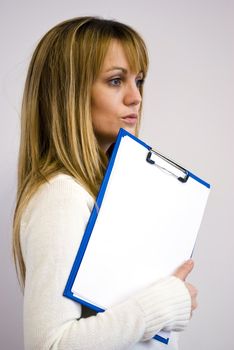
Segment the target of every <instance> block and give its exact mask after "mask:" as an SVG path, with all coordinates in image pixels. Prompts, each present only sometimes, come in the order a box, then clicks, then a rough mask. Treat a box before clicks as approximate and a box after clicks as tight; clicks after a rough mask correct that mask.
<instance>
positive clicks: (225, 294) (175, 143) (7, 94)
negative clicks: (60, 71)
mask: <svg viewBox="0 0 234 350" xmlns="http://www.w3.org/2000/svg"><path fill="white" fill-rule="evenodd" d="M233 14H234V2H233V1H231V0H230V1H228V0H219V1H217V0H170V1H168V0H151V1H147V0H145V1H138V2H137V1H136V0H128V1H126V0H118V1H110V0H99V1H95V0H85V1H81V0H74V1H73V0H66V1H65V0H64V1H59V0H41V1H37V2H36V1H26V0H24V1H23V0H21V1H13V0H7V1H6V0H1V2H0V16H1V18H0V35H1V41H0V42H1V55H0V57H1V65H0V79H1V85H0V99H1V101H0V108H1V112H0V116H1V128H0V154H1V157H0V161H1V172H0V184H1V194H0V225H1V227H0V235H1V241H0V281H1V282H0V347H1V349H4V350H14V349H17V350H22V349H23V337H22V302H23V299H22V295H21V292H20V290H19V287H18V284H17V280H16V276H15V271H14V267H13V262H12V257H11V252H10V247H11V219H12V214H13V211H14V201H15V190H16V165H17V149H18V142H19V111H20V100H21V96H22V90H23V83H24V79H25V73H26V68H27V65H28V62H29V59H30V56H31V54H32V52H33V49H34V47H35V44H36V43H37V41H38V40H39V38H40V37H41V36H42V35H43V34H44V33H45V32H46V31H47V30H48V29H49V28H50V27H52V26H53V25H55V24H57V23H58V22H60V21H62V20H64V19H67V18H71V17H75V16H79V15H101V16H104V17H107V18H115V19H117V20H120V21H123V22H126V23H128V24H130V25H132V26H133V27H135V28H136V29H137V30H138V31H139V32H140V33H141V34H142V36H143V37H144V38H145V41H146V43H147V45H148V48H149V54H150V61H151V65H150V70H149V75H148V79H147V82H146V87H145V90H146V91H145V101H144V121H143V125H142V132H141V136H142V138H144V140H146V141H147V142H148V143H150V144H151V145H152V146H154V147H155V148H157V149H158V150H159V151H161V152H163V153H165V154H166V155H168V156H170V157H172V158H173V159H175V160H177V161H178V162H180V163H181V164H183V165H184V166H186V167H188V168H189V169H190V170H191V171H193V172H195V173H196V174H198V175H200V177H202V178H203V179H204V180H207V181H208V182H210V183H211V184H212V191H211V194H210V198H209V202H208V206H207V210H206V213H205V216H204V219H203V223H202V226H201V230H200V232H199V236H198V240H197V246H196V250H195V254H194V259H195V262H196V267H195V269H194V272H193V273H192V275H191V277H190V280H191V281H192V282H193V283H194V284H195V285H196V286H197V287H198V289H199V309H198V310H197V311H196V312H195V314H194V316H193V319H192V321H191V322H190V325H189V328H188V329H187V331H186V332H184V333H183V334H182V336H181V350H188V349H189V350H197V349H199V350H207V349H210V350H220V349H228V350H229V349H233V348H234V339H233V336H232V333H233V330H232V324H233V314H234V307H233V300H232V298H233V295H234V283H233V275H234V274H233V272H234V264H233V262H232V256H233V254H232V251H233V242H234V240H233V216H234V215H233V214H234V213H233V199H234V197H233V179H234V177H233V175H234V167H233V157H232V153H233V150H234V147H233V146H234V141H233V131H234V130H233V129H234V128H233V126H234V122H233V116H234V115H233V112H234V106H233V88H234V20H233Z"/></svg>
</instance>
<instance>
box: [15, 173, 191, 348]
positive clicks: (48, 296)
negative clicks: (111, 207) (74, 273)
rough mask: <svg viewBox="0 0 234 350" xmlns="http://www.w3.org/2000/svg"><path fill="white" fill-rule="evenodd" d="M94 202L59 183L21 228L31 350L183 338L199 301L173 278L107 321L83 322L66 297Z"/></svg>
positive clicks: (34, 202) (42, 194) (40, 197)
mask: <svg viewBox="0 0 234 350" xmlns="http://www.w3.org/2000/svg"><path fill="white" fill-rule="evenodd" d="M92 205H93V201H92V198H91V197H90V196H89V194H88V193H87V192H86V191H85V190H84V189H83V188H82V187H81V186H80V185H79V184H78V183H77V182H76V181H74V180H73V179H72V178H71V177H69V176H66V175H59V176H57V177H55V178H54V179H53V180H51V181H50V182H49V183H46V184H44V185H43V186H41V188H40V189H39V190H38V191H37V193H36V195H35V196H34V197H33V198H32V199H31V201H30V203H29V205H28V207H27V208H26V210H25V213H24V215H23V217H22V220H21V231H20V238H21V246H22V253H23V258H24V262H25V266H26V280H25V291H24V339H25V349H26V350H47V349H48V350H49V349H51V350H65V349H66V350H79V349H82V350H91V349H92V350H97V349H102V350H111V349H118V350H121V349H123V350H124V349H129V348H130V347H132V346H133V345H134V344H136V343H137V342H139V341H146V340H149V339H151V338H152V337H153V336H154V335H155V334H156V333H157V332H158V331H159V330H161V329H165V330H177V331H180V330H183V329H184V328H185V327H186V325H187V323H188V321H189V318H190V310H191V300H190V296H189V293H188V290H187V288H186V287H185V285H184V283H183V282H182V281H180V280H179V279H178V278H176V277H168V278H165V279H162V280H160V281H157V282H156V283H155V284H153V285H151V286H149V287H148V288H146V289H144V290H142V291H140V292H139V293H138V294H137V295H134V296H132V297H131V298H129V299H128V300H126V301H125V302H123V303H121V304H118V305H115V306H113V307H111V308H109V309H108V310H107V311H105V312H104V313H100V314H97V315H95V316H90V317H88V318H82V307H81V305H80V304H79V303H76V302H75V301H72V300H69V299H67V298H65V297H63V291H64V288H65V284H66V282H67V278H68V276H69V273H70V270H71V267H72V264H73V262H74V259H75V255H76V253H77V249H78V247H79V244H80V242H81V239H82V236H83V233H84V231H85V227H86V224H87V221H88V219H89V216H90V210H91V208H92Z"/></svg>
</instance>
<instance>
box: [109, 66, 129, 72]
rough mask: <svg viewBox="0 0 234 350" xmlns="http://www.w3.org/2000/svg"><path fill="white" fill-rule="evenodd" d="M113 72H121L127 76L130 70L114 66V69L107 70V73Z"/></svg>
mask: <svg viewBox="0 0 234 350" xmlns="http://www.w3.org/2000/svg"><path fill="white" fill-rule="evenodd" d="M112 70H121V71H122V72H123V73H124V74H127V72H128V70H127V69H126V68H123V67H117V66H113V67H111V68H109V69H107V70H106V71H105V72H110V71H112Z"/></svg>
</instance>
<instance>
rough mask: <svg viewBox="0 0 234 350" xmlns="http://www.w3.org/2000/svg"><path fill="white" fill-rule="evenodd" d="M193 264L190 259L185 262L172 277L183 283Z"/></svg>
mask: <svg viewBox="0 0 234 350" xmlns="http://www.w3.org/2000/svg"><path fill="white" fill-rule="evenodd" d="M193 266H194V262H193V260H192V259H190V260H187V261H185V263H183V264H182V265H180V266H179V267H178V269H177V270H176V271H175V272H174V273H173V275H174V276H176V277H178V278H180V279H181V280H182V281H185V280H186V278H187V276H188V274H189V273H190V272H191V271H192V269H193Z"/></svg>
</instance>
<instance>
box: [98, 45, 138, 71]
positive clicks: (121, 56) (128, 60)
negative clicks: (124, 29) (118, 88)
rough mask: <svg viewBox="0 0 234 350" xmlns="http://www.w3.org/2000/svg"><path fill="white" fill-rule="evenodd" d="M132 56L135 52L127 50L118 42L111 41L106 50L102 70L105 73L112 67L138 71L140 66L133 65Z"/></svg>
mask: <svg viewBox="0 0 234 350" xmlns="http://www.w3.org/2000/svg"><path fill="white" fill-rule="evenodd" d="M134 55H135V52H134V51H133V50H131V49H130V48H128V50H127V49H126V47H124V45H123V44H122V43H121V42H120V41H118V40H112V41H111V42H110V45H109V47H108V49H107V52H106V55H105V58H104V61H103V69H102V70H104V71H106V70H108V69H111V68H113V67H121V68H125V69H127V70H131V71H135V72H137V71H139V70H140V67H139V66H140V65H139V63H138V64H137V65H136V64H135V59H134V60H133V59H132V57H131V56H134ZM134 58H135V57H134Z"/></svg>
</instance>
